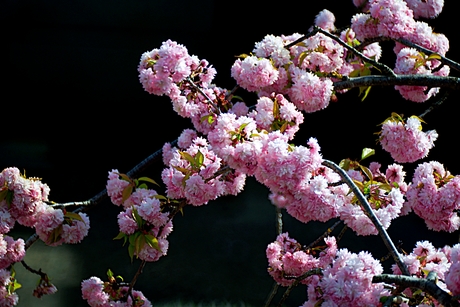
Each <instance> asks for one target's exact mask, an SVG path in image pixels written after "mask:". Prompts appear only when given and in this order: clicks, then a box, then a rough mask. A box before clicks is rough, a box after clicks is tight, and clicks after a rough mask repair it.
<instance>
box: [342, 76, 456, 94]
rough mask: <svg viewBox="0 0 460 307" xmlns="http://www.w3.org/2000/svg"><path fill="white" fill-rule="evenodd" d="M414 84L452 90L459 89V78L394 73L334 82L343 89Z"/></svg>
mask: <svg viewBox="0 0 460 307" xmlns="http://www.w3.org/2000/svg"><path fill="white" fill-rule="evenodd" d="M394 85H416V86H428V87H444V88H450V89H453V90H458V89H460V79H459V78H457V77H449V76H447V77H440V76H427V75H395V76H380V75H374V76H364V77H356V78H349V79H348V80H343V81H337V82H334V89H335V90H337V91H338V90H344V89H350V88H354V87H361V86H394Z"/></svg>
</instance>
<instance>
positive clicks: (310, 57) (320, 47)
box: [239, 12, 344, 113]
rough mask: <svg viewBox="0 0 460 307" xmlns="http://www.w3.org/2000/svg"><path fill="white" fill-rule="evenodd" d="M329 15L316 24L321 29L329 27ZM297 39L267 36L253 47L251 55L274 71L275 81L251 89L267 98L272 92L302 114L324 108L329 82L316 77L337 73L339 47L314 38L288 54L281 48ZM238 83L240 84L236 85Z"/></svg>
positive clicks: (322, 37)
mask: <svg viewBox="0 0 460 307" xmlns="http://www.w3.org/2000/svg"><path fill="white" fill-rule="evenodd" d="M331 14H332V13H330V12H322V13H321V14H319V16H318V18H317V22H318V23H321V22H322V21H321V20H324V23H325V24H324V25H323V26H325V27H328V28H331V27H332V26H333V16H331ZM300 37H301V35H300V34H298V33H294V34H292V35H290V36H284V35H281V36H274V35H267V36H265V38H264V39H263V40H262V41H260V42H258V43H256V44H255V47H254V49H253V53H254V54H255V55H256V56H257V57H260V58H265V59H269V60H270V62H271V63H273V66H274V67H275V69H276V70H277V71H278V78H277V79H276V80H275V81H274V82H272V83H271V84H269V85H267V86H264V87H262V86H261V87H258V88H257V89H253V91H256V92H257V93H258V94H259V96H269V95H270V94H271V93H272V92H275V93H280V94H283V95H285V96H286V97H288V98H289V99H290V100H291V101H292V102H293V103H294V104H295V106H296V107H297V108H298V109H299V110H301V111H305V112H309V113H310V112H315V111H318V110H321V109H324V108H325V107H327V106H328V104H329V101H330V100H331V97H332V94H333V83H332V81H331V80H330V78H326V77H319V76H318V75H321V74H325V73H326V74H327V73H331V72H334V71H338V70H339V69H340V67H341V66H342V65H343V63H344V62H343V47H342V46H341V45H340V44H338V43H337V42H335V41H334V40H332V39H331V38H329V37H327V36H325V35H323V34H316V35H314V36H312V37H309V38H307V39H305V40H304V41H302V42H301V43H300V44H297V45H295V46H293V47H291V48H289V50H287V49H286V48H285V47H284V46H285V45H286V44H288V43H289V42H292V41H294V40H296V39H298V38H300ZM239 83H241V81H240V82H239Z"/></svg>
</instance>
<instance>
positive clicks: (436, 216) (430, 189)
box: [404, 161, 460, 232]
mask: <svg viewBox="0 0 460 307" xmlns="http://www.w3.org/2000/svg"><path fill="white" fill-rule="evenodd" d="M406 198H407V203H406V204H405V205H404V212H410V211H413V212H414V213H415V214H417V215H418V216H420V217H421V218H422V219H423V220H424V221H425V223H426V225H427V227H428V228H429V229H432V230H435V231H448V232H453V231H456V230H457V229H459V227H460V217H459V216H458V214H457V211H458V210H459V209H460V177H459V176H453V175H451V174H450V172H449V171H447V170H446V169H445V168H444V166H443V165H442V164H441V163H439V162H437V161H430V162H425V163H422V164H420V165H418V166H417V168H416V169H415V171H414V176H413V179H412V183H411V185H410V186H409V188H408V191H407V193H406Z"/></svg>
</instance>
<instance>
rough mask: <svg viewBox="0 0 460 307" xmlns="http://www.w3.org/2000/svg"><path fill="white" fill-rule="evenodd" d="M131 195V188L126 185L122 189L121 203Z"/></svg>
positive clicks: (129, 185)
mask: <svg viewBox="0 0 460 307" xmlns="http://www.w3.org/2000/svg"><path fill="white" fill-rule="evenodd" d="M132 193H133V186H132V185H131V184H128V185H127V186H126V187H125V188H124V189H123V194H122V201H123V202H124V201H126V200H127V199H128V198H129V197H130V196H131V194H132Z"/></svg>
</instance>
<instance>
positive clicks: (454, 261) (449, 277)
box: [444, 244, 460, 295]
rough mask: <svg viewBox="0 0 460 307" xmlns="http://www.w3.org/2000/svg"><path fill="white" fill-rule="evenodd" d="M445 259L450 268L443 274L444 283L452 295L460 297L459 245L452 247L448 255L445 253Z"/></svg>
mask: <svg viewBox="0 0 460 307" xmlns="http://www.w3.org/2000/svg"><path fill="white" fill-rule="evenodd" d="M447 258H448V259H449V262H450V267H449V270H448V271H447V272H446V274H445V277H444V281H445V283H446V286H447V289H449V290H450V292H451V293H452V295H460V244H455V245H454V246H452V248H451V249H450V253H447Z"/></svg>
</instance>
